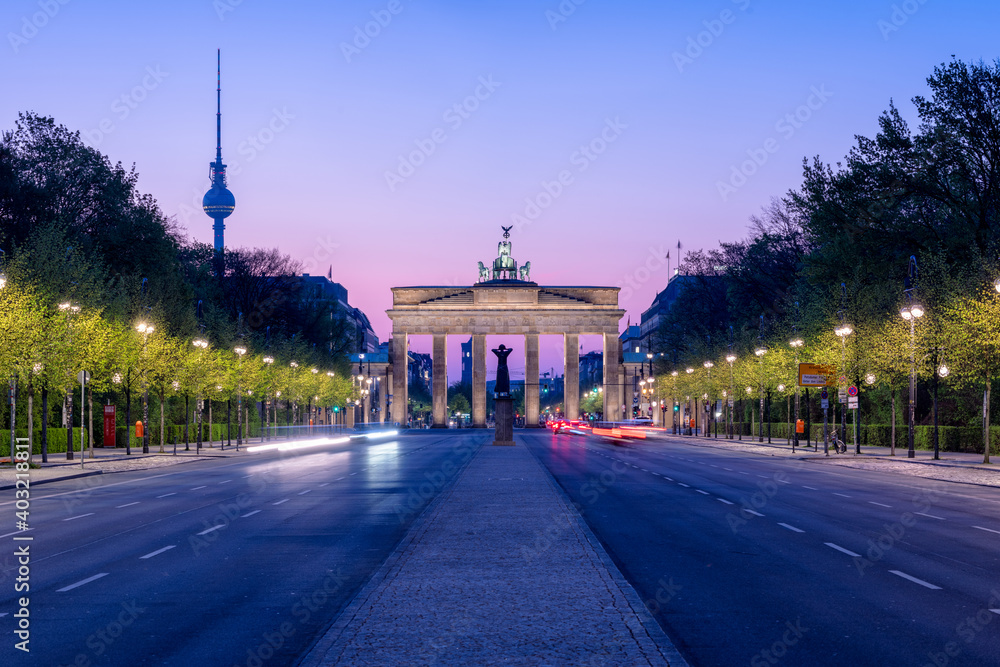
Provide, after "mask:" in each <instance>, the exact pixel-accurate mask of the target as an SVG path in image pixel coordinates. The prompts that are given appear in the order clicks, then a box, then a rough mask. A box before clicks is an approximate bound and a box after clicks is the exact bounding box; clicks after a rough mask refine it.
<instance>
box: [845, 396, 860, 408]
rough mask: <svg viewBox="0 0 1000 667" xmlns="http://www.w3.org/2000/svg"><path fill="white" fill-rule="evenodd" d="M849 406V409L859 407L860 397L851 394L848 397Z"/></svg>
mask: <svg viewBox="0 0 1000 667" xmlns="http://www.w3.org/2000/svg"><path fill="white" fill-rule="evenodd" d="M847 407H848V409H854V408H857V407H858V397H857V396H851V397H850V398H848V399H847Z"/></svg>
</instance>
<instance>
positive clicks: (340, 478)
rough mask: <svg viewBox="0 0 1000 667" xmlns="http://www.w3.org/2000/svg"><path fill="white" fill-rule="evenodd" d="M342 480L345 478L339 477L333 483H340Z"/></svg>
mask: <svg viewBox="0 0 1000 667" xmlns="http://www.w3.org/2000/svg"><path fill="white" fill-rule="evenodd" d="M342 479H344V478H343V477H338V478H337V479H335V480H333V481H335V482H339V481H340V480H342Z"/></svg>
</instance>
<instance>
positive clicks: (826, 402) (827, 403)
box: [819, 398, 830, 410]
mask: <svg viewBox="0 0 1000 667" xmlns="http://www.w3.org/2000/svg"><path fill="white" fill-rule="evenodd" d="M819 407H821V408H823V409H824V410H826V409H827V408H829V407H830V399H828V398H824V399H823V400H821V401H820V402H819Z"/></svg>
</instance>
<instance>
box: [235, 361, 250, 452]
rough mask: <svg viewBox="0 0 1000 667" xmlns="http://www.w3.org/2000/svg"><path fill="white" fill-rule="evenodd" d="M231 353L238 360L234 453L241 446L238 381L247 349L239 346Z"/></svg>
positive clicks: (240, 399)
mask: <svg viewBox="0 0 1000 667" xmlns="http://www.w3.org/2000/svg"><path fill="white" fill-rule="evenodd" d="M233 352H235V353H236V356H237V357H238V358H239V362H238V365H237V366H236V451H240V445H241V444H243V389H242V387H241V386H240V381H241V380H242V377H241V375H242V373H241V371H242V370H243V355H244V354H246V353H247V349H246V348H245V347H243V345H242V344H240V345H237V346H236V347H234V348H233Z"/></svg>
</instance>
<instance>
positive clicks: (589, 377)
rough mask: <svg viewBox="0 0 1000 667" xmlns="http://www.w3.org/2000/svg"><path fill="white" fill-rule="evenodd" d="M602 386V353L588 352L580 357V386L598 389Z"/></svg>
mask: <svg viewBox="0 0 1000 667" xmlns="http://www.w3.org/2000/svg"><path fill="white" fill-rule="evenodd" d="M602 384H604V353H603V352H597V351H596V350H595V351H593V352H588V353H587V354H585V355H583V356H582V357H580V386H581V387H582V388H584V389H586V388H587V387H600V386H601V385H602Z"/></svg>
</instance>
